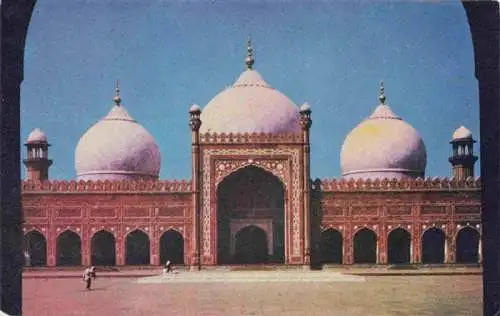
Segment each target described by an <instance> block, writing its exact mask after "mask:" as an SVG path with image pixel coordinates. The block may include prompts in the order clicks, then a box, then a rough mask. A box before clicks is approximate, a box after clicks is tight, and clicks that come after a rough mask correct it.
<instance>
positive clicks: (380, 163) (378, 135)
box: [340, 86, 427, 179]
mask: <svg viewBox="0 0 500 316" xmlns="http://www.w3.org/2000/svg"><path fill="white" fill-rule="evenodd" d="M380 101H381V104H380V105H379V106H378V107H377V108H376V109H375V111H374V112H373V114H372V115H371V116H370V117H369V118H367V119H366V120H364V121H363V122H361V123H360V124H359V125H358V126H356V127H355V128H354V129H353V130H352V131H351V132H350V133H349V134H348V135H347V137H346V139H345V141H344V144H343V146H342V150H341V153H340V164H341V169H342V176H343V177H344V178H346V179H360V178H362V179H368V178H371V179H374V178H388V179H393V178H396V179H402V178H408V177H410V178H417V177H422V178H423V177H424V176H425V167H426V164H427V151H426V148H425V144H424V142H423V140H422V138H421V137H420V135H419V134H418V132H417V131H416V130H415V129H414V128H413V127H412V126H411V125H410V124H408V123H407V122H405V121H404V120H403V119H402V118H400V117H398V116H396V115H395V114H394V113H393V112H392V110H391V109H390V108H389V106H388V105H386V104H385V95H384V90H383V86H382V87H381V94H380Z"/></svg>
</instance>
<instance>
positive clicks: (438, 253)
mask: <svg viewBox="0 0 500 316" xmlns="http://www.w3.org/2000/svg"><path fill="white" fill-rule="evenodd" d="M445 244H446V235H445V233H444V231H443V230H442V229H440V228H436V227H430V228H428V229H427V230H425V231H424V233H423V234H422V263H423V264H436V263H444V260H445V258H444V253H445V252H444V249H445Z"/></svg>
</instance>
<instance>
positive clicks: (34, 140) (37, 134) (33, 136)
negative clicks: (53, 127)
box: [26, 128, 48, 144]
mask: <svg viewBox="0 0 500 316" xmlns="http://www.w3.org/2000/svg"><path fill="white" fill-rule="evenodd" d="M47 142H48V139H47V135H45V133H44V132H43V131H42V130H41V129H39V128H35V129H34V130H32V131H31V133H30V134H29V135H28V138H27V139H26V144H39V143H47Z"/></svg>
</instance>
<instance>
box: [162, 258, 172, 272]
mask: <svg viewBox="0 0 500 316" xmlns="http://www.w3.org/2000/svg"><path fill="white" fill-rule="evenodd" d="M169 272H172V263H171V262H170V260H167V262H165V267H164V268H163V273H169Z"/></svg>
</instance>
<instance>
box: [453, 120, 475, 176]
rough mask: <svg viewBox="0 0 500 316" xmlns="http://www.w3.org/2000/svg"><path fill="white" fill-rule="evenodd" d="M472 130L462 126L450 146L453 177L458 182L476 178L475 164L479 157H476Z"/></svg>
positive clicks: (455, 133)
mask: <svg viewBox="0 0 500 316" xmlns="http://www.w3.org/2000/svg"><path fill="white" fill-rule="evenodd" d="M475 142H476V141H475V140H474V139H473V138H472V133H471V131H470V130H468V129H467V128H465V127H464V126H460V127H459V128H458V129H457V130H456V131H455V132H454V133H453V136H452V140H451V141H450V144H451V146H452V151H453V152H452V155H451V157H450V158H449V159H448V160H449V161H450V163H451V165H452V166H453V177H454V178H455V179H457V180H466V179H467V178H469V177H474V164H475V163H476V161H477V156H474V148H473V147H474V143H475Z"/></svg>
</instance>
